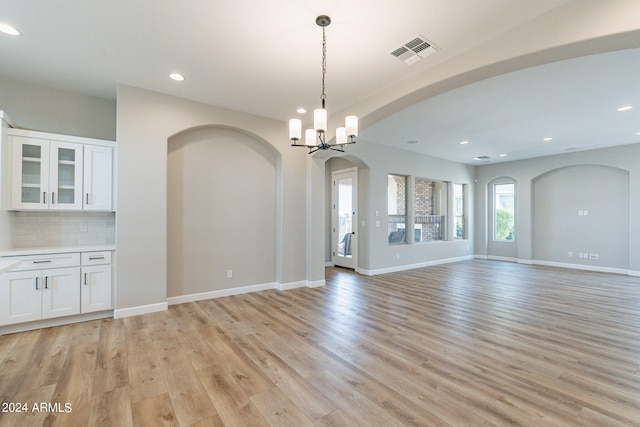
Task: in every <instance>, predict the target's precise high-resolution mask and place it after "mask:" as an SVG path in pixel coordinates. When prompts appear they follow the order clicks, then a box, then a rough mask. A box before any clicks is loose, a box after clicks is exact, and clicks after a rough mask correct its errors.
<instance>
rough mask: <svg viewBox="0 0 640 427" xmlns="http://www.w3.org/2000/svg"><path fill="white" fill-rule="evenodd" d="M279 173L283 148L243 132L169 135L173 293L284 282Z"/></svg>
mask: <svg viewBox="0 0 640 427" xmlns="http://www.w3.org/2000/svg"><path fill="white" fill-rule="evenodd" d="M280 177H281V156H280V153H279V152H278V150H277V149H276V148H275V147H273V146H272V145H271V144H269V143H268V142H266V141H264V140H262V139H261V138H258V137H256V136H255V135H253V134H251V133H248V132H245V131H243V130H241V129H236V128H231V127H226V126H202V127H196V128H191V129H186V130H184V131H181V132H178V133H176V134H175V135H173V136H172V137H170V138H169V140H168V155H167V296H168V297H169V298H172V297H183V296H186V295H193V294H199V293H206V292H215V291H222V290H226V289H232V288H237V287H247V286H256V285H258V286H259V285H270V286H271V287H272V286H273V284H274V283H276V282H278V279H279V278H278V277H277V276H278V274H279V269H278V267H277V266H278V263H279V262H280V258H281V254H280V249H279V248H280V243H279V242H280V233H281V230H282V226H281V218H282V212H281V206H280V201H281V195H280V193H281V178H280ZM229 276H231V277H229Z"/></svg>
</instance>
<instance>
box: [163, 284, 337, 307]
mask: <svg viewBox="0 0 640 427" xmlns="http://www.w3.org/2000/svg"><path fill="white" fill-rule="evenodd" d="M320 286H325V281H324V279H323V280H316V281H309V280H299V281H297V282H289V283H275V282H273V283H263V284H260V285H249V286H241V287H238V288H230V289H221V290H218V291H210V292H200V293H197V294H189V295H180V296H177V297H169V298H167V304H168V305H174V304H183V303H186V302H195V301H202V300H206V299H213V298H222V297H230V296H233V295H241V294H248V293H251V292H259V291H267V290H270V289H277V290H279V291H289V290H292V289H298V288H305V287H306V288H317V287H320Z"/></svg>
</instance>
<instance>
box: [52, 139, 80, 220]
mask: <svg viewBox="0 0 640 427" xmlns="http://www.w3.org/2000/svg"><path fill="white" fill-rule="evenodd" d="M49 156H50V167H51V170H50V172H49V175H50V181H49V191H51V200H50V203H49V209H60V210H68V209H82V145H80V144H74V143H69V142H58V141H51V145H50V148H49Z"/></svg>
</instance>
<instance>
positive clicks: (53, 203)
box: [51, 191, 56, 205]
mask: <svg viewBox="0 0 640 427" xmlns="http://www.w3.org/2000/svg"><path fill="white" fill-rule="evenodd" d="M51 204H52V205H55V204H56V193H55V191H52V192H51Z"/></svg>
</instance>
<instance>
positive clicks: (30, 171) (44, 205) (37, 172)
mask: <svg viewBox="0 0 640 427" xmlns="http://www.w3.org/2000/svg"><path fill="white" fill-rule="evenodd" d="M12 144H13V145H12V150H13V186H12V187H13V191H12V207H13V208H14V209H48V205H49V188H48V182H49V141H45V140H41V139H35V138H24V137H17V136H16V137H14V139H13V143H12Z"/></svg>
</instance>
